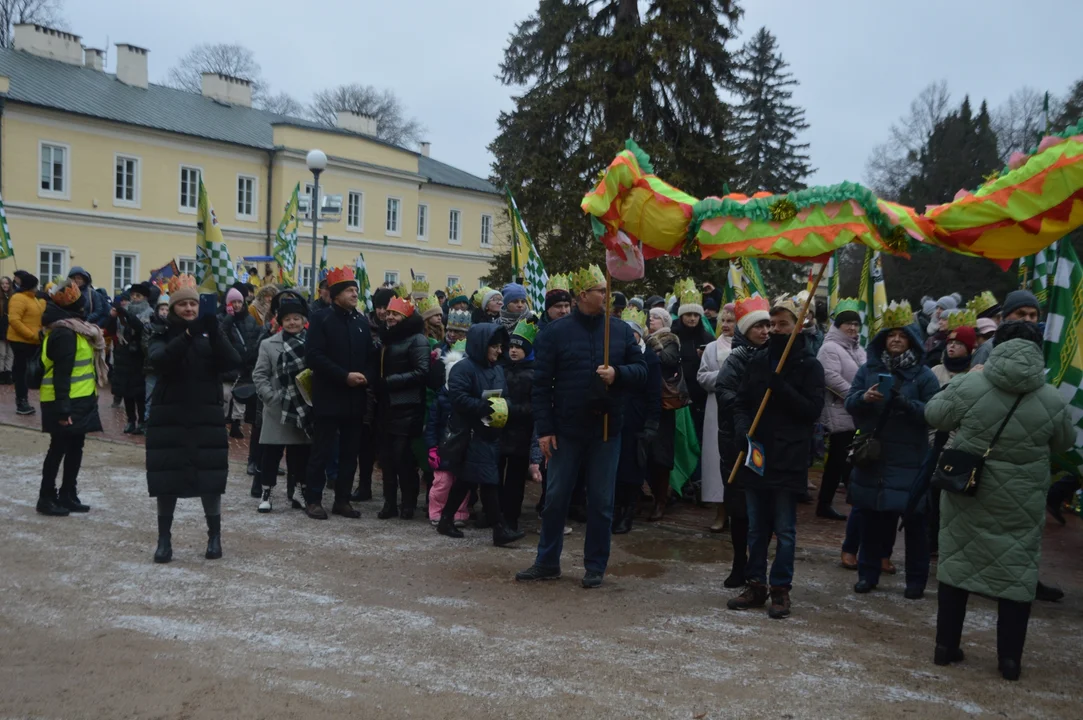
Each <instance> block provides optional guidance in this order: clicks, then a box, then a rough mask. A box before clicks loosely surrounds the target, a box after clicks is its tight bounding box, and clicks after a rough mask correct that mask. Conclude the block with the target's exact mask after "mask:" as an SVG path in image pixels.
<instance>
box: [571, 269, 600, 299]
mask: <svg viewBox="0 0 1083 720" xmlns="http://www.w3.org/2000/svg"><path fill="white" fill-rule="evenodd" d="M599 285H605V273H604V272H602V269H601V268H600V267H598V266H597V265H588V266H586V267H585V268H580V269H578V270H576V271H575V274H574V275H572V290H574V291H575V294H576V295H578V294H579V293H582V292H586V291H587V290H590V289H591V288H596V287H598V286H599Z"/></svg>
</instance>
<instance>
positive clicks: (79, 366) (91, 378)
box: [41, 333, 98, 402]
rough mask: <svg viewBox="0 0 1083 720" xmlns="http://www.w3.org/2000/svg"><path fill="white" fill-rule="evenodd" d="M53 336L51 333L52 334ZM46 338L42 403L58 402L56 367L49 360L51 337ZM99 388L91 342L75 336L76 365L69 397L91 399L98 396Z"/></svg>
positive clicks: (72, 372) (42, 350)
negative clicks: (55, 382)
mask: <svg viewBox="0 0 1083 720" xmlns="http://www.w3.org/2000/svg"><path fill="white" fill-rule="evenodd" d="M50 335H51V333H50ZM50 335H46V336H45V342H44V343H42V345H41V364H42V366H44V368H45V376H44V377H43V378H42V381H41V401H42V402H54V401H55V400H56V385H55V384H54V380H55V378H54V376H53V373H54V371H55V370H56V365H55V364H54V363H53V361H52V360H50V359H49V353H48V347H49V337H50ZM97 392H98V386H97V382H96V378H95V375H94V349H93V348H92V347H91V346H90V342H89V341H88V340H87V339H86V338H85V337H83V336H82V335H78V334H76V336H75V364H74V365H73V366H72V370H71V388H70V390H69V391H68V396H69V397H70V398H72V399H73V400H74V399H75V398H82V397H90V396H92V395H95V394H97Z"/></svg>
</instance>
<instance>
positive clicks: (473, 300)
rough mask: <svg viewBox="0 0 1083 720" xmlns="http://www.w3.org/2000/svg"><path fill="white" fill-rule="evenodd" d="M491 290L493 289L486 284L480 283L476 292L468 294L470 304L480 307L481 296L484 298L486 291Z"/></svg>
mask: <svg viewBox="0 0 1083 720" xmlns="http://www.w3.org/2000/svg"><path fill="white" fill-rule="evenodd" d="M492 290H493V289H492V288H491V287H489V286H488V285H482V286H481V287H479V288H478V289H477V292H475V293H474V294H473V295H471V296H470V304H471V305H473V306H474V307H476V308H479V307H481V300H482V298H484V297H485V295H486V294H487V293H490V292H492Z"/></svg>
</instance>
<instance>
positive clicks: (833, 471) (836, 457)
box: [817, 430, 854, 508]
mask: <svg viewBox="0 0 1083 720" xmlns="http://www.w3.org/2000/svg"><path fill="white" fill-rule="evenodd" d="M828 437H829V438H830V446H829V447H828V450H827V461H826V462H824V475H823V479H822V480H821V481H820V497H819V500H818V501H817V504H818V505H819V506H820V507H821V508H829V507H831V505H832V503H834V501H835V491H836V490H838V489H839V483H841V482H848V481H849V478H850V460H849V456H850V443H851V442H853V439H854V431H853V430H848V431H846V432H837V433H831V435H829V436H828Z"/></svg>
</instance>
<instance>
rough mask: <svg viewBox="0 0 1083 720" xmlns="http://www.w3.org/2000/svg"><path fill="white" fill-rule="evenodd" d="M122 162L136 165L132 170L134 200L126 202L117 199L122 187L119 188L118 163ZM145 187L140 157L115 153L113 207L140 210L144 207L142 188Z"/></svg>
mask: <svg viewBox="0 0 1083 720" xmlns="http://www.w3.org/2000/svg"><path fill="white" fill-rule="evenodd" d="M121 160H124V161H128V162H132V163H133V164H134V166H133V168H132V199H131V200H125V199H123V198H118V197H117V191H118V190H120V187H119V186H117V163H119V162H120V161H121ZM142 185H143V159H142V158H141V157H139V156H138V155H130V154H129V153H119V152H118V153H113V207H124V208H135V209H136V210H138V209H139V208H140V207H142V204H141V203H142V193H141V192H140V188H141V187H142Z"/></svg>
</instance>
